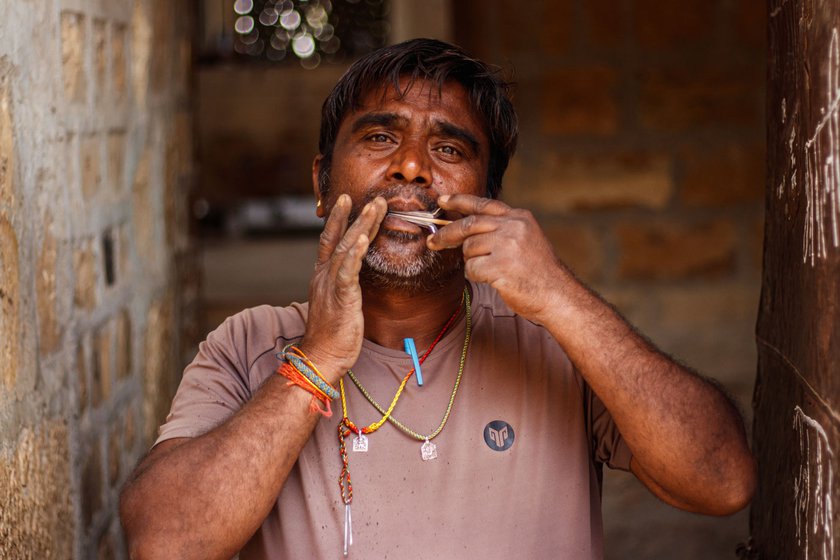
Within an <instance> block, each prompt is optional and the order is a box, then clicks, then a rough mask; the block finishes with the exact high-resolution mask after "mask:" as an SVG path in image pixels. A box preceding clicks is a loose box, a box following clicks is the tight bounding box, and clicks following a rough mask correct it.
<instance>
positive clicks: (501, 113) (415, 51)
mask: <svg viewBox="0 0 840 560" xmlns="http://www.w3.org/2000/svg"><path fill="white" fill-rule="evenodd" d="M403 77H408V78H409V82H408V84H407V85H406V86H405V88H404V89H401V88H400V79H401V78H403ZM417 80H429V81H431V82H433V83H435V84H437V86H438V88H441V87H443V85H444V84H445V83H447V82H452V81H454V82H457V83H459V84H460V85H461V86H462V87H463V88H464V89H465V90H466V91H467V93H468V95H469V99H470V102H471V103H472V106H473V109H474V110H475V112H476V114H477V115H478V116H479V117H480V118H481V119H482V120H483V121H484V126H485V132H486V134H487V138H488V140H489V142H490V154H489V156H490V157H489V166H488V170H487V196H489V197H491V198H496V197H498V196H499V192H500V191H501V189H502V176H503V175H504V173H505V170H506V169H507V166H508V163H509V162H510V158H511V157H512V156H513V153H514V152H515V151H516V141H517V138H518V136H519V123H518V119H517V116H516V112H515V111H514V109H513V104H512V103H511V101H510V92H511V88H512V84H511V83H510V82H508V81H505V80H504V79H502V77H501V71H500V69H499V68H498V67H496V66H491V65H488V64H486V63H484V62H482V61H480V60H478V59H475V58H472V57H471V56H469V55H468V54H467V53H466V51H464V50H463V49H461V48H460V47H458V46H455V45H451V44H449V43H445V42H443V41H438V40H436V39H412V40H410V41H405V42H403V43H398V44H396V45H392V46H389V47H384V48H381V49H378V50H375V51H373V52H372V53H370V54H368V55H366V56H364V57H362V58H360V59H359V60H357V61H356V62H355V63H353V65H352V66H351V67H350V68H349V69H348V70H347V72H345V74H344V75H343V76H342V77H341V79H340V80H339V81H338V83H337V84H336V85H335V87H334V88H333V90H332V91H331V92H330V94H329V96H328V97H327V99H326V100H325V101H324V105H323V106H322V108H321V133H320V137H319V140H318V151H319V152H320V153H321V155H322V156H323V157H322V159H321V164H320V171H319V174H318V188H319V190H320V191H321V195H322V196H325V195H326V192H327V190H328V188H329V173H330V168H331V165H332V152H333V148H334V147H335V139H336V136H337V135H338V129H339V127H340V126H341V123H342V121H343V120H344V118H345V117H346V116H347V114H348V113H350V112H352V111H354V110H356V109H358V108H359V107H360V105H361V102H362V99H363V97H364V96H365V95H367V94H368V93H370V92H371V91H373V90H375V89H377V88H379V87H382V85H383V84H391V85H392V87H393V88H394V91H396V92H397V93H398V95H405V94H406V92H407V91H408V89H409V88H410V87H411V85H412V84H414V82H416V81H417Z"/></svg>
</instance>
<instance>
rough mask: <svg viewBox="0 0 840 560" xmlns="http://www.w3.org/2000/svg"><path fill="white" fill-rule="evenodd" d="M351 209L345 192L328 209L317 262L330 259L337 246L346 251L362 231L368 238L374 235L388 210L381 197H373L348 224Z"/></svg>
mask: <svg viewBox="0 0 840 560" xmlns="http://www.w3.org/2000/svg"><path fill="white" fill-rule="evenodd" d="M351 210H352V202H351V200H350V197H349V196H347V195H346V194H342V195H341V196H339V197H338V200H337V201H336V203H335V206H333V208H332V210H331V211H330V216H329V218H327V223H326V224H325V225H324V231H322V232H321V239H320V241H319V244H318V260H317V264H323V263H325V262H327V261H328V260H330V258H331V257H332V256H333V254H334V253H335V252H336V251H337V250H339V246H341V248H340V250H341V252H343V253H346V252H347V250H348V249H349V247H351V246H352V245H353V243H355V242H356V239H357V238H358V236H359V235H360V234H362V233H364V234H365V235H367V237H368V239H373V238H374V237H376V234H377V233H378V232H379V225H380V224H381V223H382V220H383V219H384V218H385V213H386V212H387V211H388V204H387V203H386V202H385V200H384V199H382V198H381V197H377V198H375V199H374V200H372V201H371V202H369V203H367V204H366V205H365V206H364V208H363V209H362V212H361V213H360V214H359V216H358V218H357V219H356V221H355V222H353V224H352V225H348V223H347V221H348V218H349V216H350V213H351ZM342 243H343V245H342Z"/></svg>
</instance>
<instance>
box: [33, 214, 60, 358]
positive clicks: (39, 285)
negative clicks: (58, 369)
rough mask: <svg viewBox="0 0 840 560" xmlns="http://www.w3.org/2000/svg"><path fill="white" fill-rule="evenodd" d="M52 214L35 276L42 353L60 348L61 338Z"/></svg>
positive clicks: (44, 228)
mask: <svg viewBox="0 0 840 560" xmlns="http://www.w3.org/2000/svg"><path fill="white" fill-rule="evenodd" d="M52 223H53V218H52V215H50V214H47V216H46V218H45V220H44V222H43V230H44V240H43V242H42V243H41V253H40V255H39V256H38V272H37V274H36V276H35V293H36V297H37V302H38V305H37V307H38V326H39V327H40V328H39V331H40V340H39V344H38V346H39V349H40V352H41V354H42V355H46V354H51V353H52V352H55V351H56V350H57V349H58V343H59V341H60V339H61V324H60V322H59V319H58V301H57V300H58V294H57V291H56V273H57V267H58V243H57V242H56V239H55V236H54V235H53V233H52Z"/></svg>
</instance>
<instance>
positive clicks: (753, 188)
mask: <svg viewBox="0 0 840 560" xmlns="http://www.w3.org/2000/svg"><path fill="white" fill-rule="evenodd" d="M453 8H454V9H455V38H456V41H458V42H460V43H461V44H462V45H464V46H465V47H467V48H468V49H470V50H471V51H473V52H475V53H476V54H477V55H478V56H480V57H482V58H485V59H487V60H491V61H494V62H496V63H497V64H500V65H502V66H507V67H513V68H514V69H515V77H514V78H515V81H516V82H517V84H518V87H517V94H516V105H517V108H518V110H519V112H520V116H521V119H522V141H521V144H520V148H519V150H518V154H517V157H516V159H515V160H514V161H513V163H512V167H511V170H510V172H509V174H508V176H507V178H506V183H505V191H504V194H503V197H504V198H505V199H506V200H507V201H508V202H509V203H511V204H514V205H519V206H525V207H528V208H530V209H532V210H533V211H534V212H535V214H536V215H537V216H538V218H539V219H540V221H541V222H542V223H543V224H544V226H545V227H546V229H547V231H548V233H549V236H550V237H551V239H552V240H553V242H554V245H555V248H556V250H557V252H558V254H559V255H561V256H562V257H563V258H564V259H565V260H566V261H567V262H568V263H569V264H570V265H571V266H572V267H573V268H574V269H575V270H576V271H577V273H578V274H579V275H580V276H581V277H583V279H585V280H586V281H587V282H589V283H590V284H592V285H593V286H594V287H595V288H596V289H598V290H599V291H600V292H601V293H603V294H604V295H605V296H606V297H607V299H609V300H611V301H612V302H613V303H615V304H616V305H617V306H618V307H619V309H620V310H621V311H622V312H623V313H624V314H625V315H626V316H627V317H628V318H629V319H630V320H631V321H632V322H633V323H634V324H636V325H637V326H638V327H639V328H640V329H641V330H642V331H643V332H645V333H646V334H647V335H648V336H650V337H651V338H652V339H653V340H654V341H655V342H656V343H657V344H658V345H659V346H660V347H661V348H663V349H664V350H666V351H668V352H670V353H672V354H674V355H675V356H677V357H678V358H680V359H682V360H684V361H685V362H687V363H689V364H690V365H692V366H694V367H696V368H697V369H699V370H700V371H701V372H702V373H704V374H706V375H709V376H712V377H715V378H717V379H719V380H721V381H722V382H723V384H724V385H725V386H726V388H727V389H729V391H730V392H732V393H733V394H734V395H735V397H736V399H737V400H738V401H739V403H740V405H741V407H742V408H743V409H744V410H745V411H747V412H748V411H749V403H750V397H751V390H752V387H753V383H754V379H755V370H756V349H755V342H754V331H755V320H756V311H757V306H758V295H759V289H760V270H761V244H762V234H763V192H764V176H765V169H764V161H765V139H764V80H765V67H766V63H765V30H766V26H767V20H766V4H765V2H761V1H759V0H746V1H742V2H735V1H733V0H712V1H710V0H687V1H685V2H673V3H668V2H657V1H653V0H559V1H553V2H547V1H546V2H514V1H511V0H490V1H487V0H485V1H482V2H476V1H473V0H464V1H461V0H459V1H458V2H453ZM604 500H605V506H606V512H605V524H606V537H607V556H608V558H616V559H618V558H633V559H635V560H639V559H653V558H676V557H679V558H683V559H694V558H698V559H699V558H734V557H735V552H734V550H735V547H736V545H737V543H738V542H741V541H746V540H747V537H748V535H749V533H748V527H747V520H746V514H740V515H739V516H737V517H736V518H735V519H724V520H715V519H708V518H701V517H698V516H692V515H688V514H681V513H679V512H676V510H672V509H671V508H668V507H667V506H664V505H662V504H660V503H658V502H656V500H654V499H652V498H650V497H648V495H647V493H646V491H644V490H643V489H642V488H641V486H640V485H638V484H637V483H636V482H635V481H633V480H632V478H631V477H625V476H622V475H612V476H607V479H606V487H605V490H604Z"/></svg>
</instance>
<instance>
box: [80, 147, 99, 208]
mask: <svg viewBox="0 0 840 560" xmlns="http://www.w3.org/2000/svg"><path fill="white" fill-rule="evenodd" d="M80 144H81V158H82V161H81V166H80V168H81V173H82V193H84V195H85V198H87V199H90V198H92V197H93V196H94V195H95V194H96V193H97V192H99V185H100V183H101V182H102V158H101V157H100V142H99V136H98V135H95V134H94V135H88V136H83V137H82V138H81V142H80Z"/></svg>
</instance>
